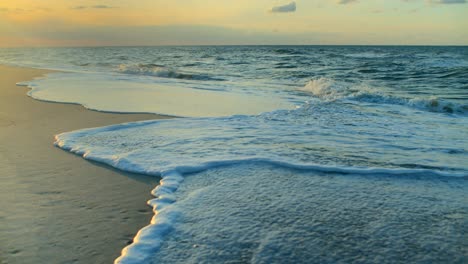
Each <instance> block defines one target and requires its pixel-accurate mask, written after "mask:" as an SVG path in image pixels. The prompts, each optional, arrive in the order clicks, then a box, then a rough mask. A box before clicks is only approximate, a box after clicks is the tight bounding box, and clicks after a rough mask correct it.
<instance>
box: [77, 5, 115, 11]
mask: <svg viewBox="0 0 468 264" xmlns="http://www.w3.org/2000/svg"><path fill="white" fill-rule="evenodd" d="M88 8H94V9H109V8H115V6H108V5H93V6H74V7H72V8H71V9H74V10H82V9H88Z"/></svg>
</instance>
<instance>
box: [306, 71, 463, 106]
mask: <svg viewBox="0 0 468 264" xmlns="http://www.w3.org/2000/svg"><path fill="white" fill-rule="evenodd" d="M300 90H301V91H304V92H307V93H311V94H312V95H313V96H314V97H316V98H319V99H321V100H324V101H335V100H353V101H359V102H367V103H376V104H394V105H402V106H407V107H412V108H416V109H420V110H425V111H430V112H440V113H450V114H452V113H454V114H467V113H468V105H464V104H457V103H454V102H449V101H447V100H444V99H440V98H437V97H435V96H431V97H429V98H419V97H416V98H405V97H398V96H394V95H388V94H385V93H383V92H381V91H377V90H375V89H372V88H371V87H369V86H366V85H347V84H344V83H340V82H336V81H334V80H333V79H329V78H323V77H321V78H318V79H313V80H310V81H309V82H308V83H307V84H306V85H305V86H304V87H302V88H300Z"/></svg>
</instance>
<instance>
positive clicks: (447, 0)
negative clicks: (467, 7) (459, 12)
mask: <svg viewBox="0 0 468 264" xmlns="http://www.w3.org/2000/svg"><path fill="white" fill-rule="evenodd" d="M429 2H430V3H432V4H466V0H429Z"/></svg>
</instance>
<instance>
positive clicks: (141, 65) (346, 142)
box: [0, 46, 468, 263]
mask: <svg viewBox="0 0 468 264" xmlns="http://www.w3.org/2000/svg"><path fill="white" fill-rule="evenodd" d="M0 63H4V64H15V65H21V66H31V67H38V68H48V69H57V70H62V71H63V72H60V73H53V74H50V75H48V76H46V77H45V78H41V79H37V80H33V81H28V82H24V83H21V85H28V86H29V87H31V89H32V90H31V92H30V96H32V97H33V98H36V99H40V100H47V101H58V102H69V103H78V104H82V105H84V106H85V107H88V108H90V109H94V110H100V111H115V112H152V113H160V114H167V115H175V116H183V117H189V118H182V119H172V120H163V121H158V120H154V121H151V120H150V121H145V122H138V123H128V124H121V125H115V126H110V127H104V128H95V129H87V130H79V131H72V132H67V133H63V134H60V135H57V137H56V145H57V146H59V147H61V148H63V149H65V150H68V151H71V152H74V153H76V154H78V155H82V156H84V157H85V158H87V159H91V160H96V161H100V162H103V163H107V164H109V165H111V166H114V167H116V168H118V169H122V170H126V171H131V172H138V173H145V174H149V175H155V176H161V177H162V180H161V185H160V186H158V187H156V188H155V190H154V191H153V195H154V196H155V199H153V200H150V201H148V204H149V205H150V206H153V208H154V212H155V216H154V218H153V220H152V222H151V223H150V225H149V226H147V227H145V228H144V229H142V230H141V231H140V232H139V234H138V235H137V236H136V238H135V239H134V241H135V243H133V244H132V245H130V246H129V247H127V248H125V249H124V251H123V253H122V256H121V257H120V258H119V259H118V260H117V262H121V263H141V262H150V263H187V262H193V263H224V262H252V263H285V262H288V263H309V262H310V261H311V260H313V262H317V263H323V262H343V263H350V262H359V263H375V262H379V263H380V262H383V263H385V262H389V263H395V262H420V263H422V262H424V263H426V262H439V263H447V262H451V263H463V262H466V261H467V248H468V244H467V242H466V241H467V239H466V235H465V234H466V233H467V231H468V226H467V223H468V221H467V219H468V218H467V217H468V206H467V204H468V203H467V196H466V194H467V191H468V185H467V179H468V48H467V47H359V46H350V47H347V46H337V47H332V46H328V47H327V46H299V47H296V46H278V47H276V46H245V47H242V46H240V47H125V48H123V47H122V48H104V47H103V48H53V49H45V48H44V49H1V50H0ZM25 81H26V80H25Z"/></svg>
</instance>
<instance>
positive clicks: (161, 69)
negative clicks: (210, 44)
mask: <svg viewBox="0 0 468 264" xmlns="http://www.w3.org/2000/svg"><path fill="white" fill-rule="evenodd" d="M118 72H120V73H125V74H135V75H148V76H155V77H162V78H174V79H186V80H198V81H222V80H223V79H221V78H214V77H211V76H208V75H204V74H198V73H185V72H179V71H177V70H175V69H171V68H168V67H166V66H163V65H158V64H154V63H150V64H130V65H128V64H120V65H119V68H118Z"/></svg>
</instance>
